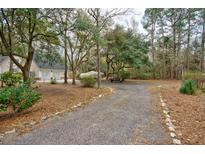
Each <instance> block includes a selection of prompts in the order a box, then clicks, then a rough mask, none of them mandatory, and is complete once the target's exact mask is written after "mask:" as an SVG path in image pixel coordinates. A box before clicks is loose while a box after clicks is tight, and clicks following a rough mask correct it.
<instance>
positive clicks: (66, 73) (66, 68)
mask: <svg viewBox="0 0 205 154" xmlns="http://www.w3.org/2000/svg"><path fill="white" fill-rule="evenodd" d="M64 52H65V53H64V56H65V57H64V58H65V70H64V84H67V83H68V64H67V62H68V59H67V58H68V55H67V54H68V51H67V41H66V32H65V34H64Z"/></svg>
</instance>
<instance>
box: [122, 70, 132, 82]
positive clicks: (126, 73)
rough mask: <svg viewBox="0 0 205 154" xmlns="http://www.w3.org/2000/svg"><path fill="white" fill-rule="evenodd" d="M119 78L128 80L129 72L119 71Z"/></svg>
mask: <svg viewBox="0 0 205 154" xmlns="http://www.w3.org/2000/svg"><path fill="white" fill-rule="evenodd" d="M120 78H122V79H123V80H124V79H129V78H130V72H128V71H121V72H120Z"/></svg>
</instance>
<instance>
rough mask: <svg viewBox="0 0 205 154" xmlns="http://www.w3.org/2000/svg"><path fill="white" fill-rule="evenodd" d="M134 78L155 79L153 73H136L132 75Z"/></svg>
mask: <svg viewBox="0 0 205 154" xmlns="http://www.w3.org/2000/svg"><path fill="white" fill-rule="evenodd" d="M132 78H133V79H140V80H150V79H153V74H152V73H136V74H134V75H132Z"/></svg>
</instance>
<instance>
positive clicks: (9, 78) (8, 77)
mask: <svg viewBox="0 0 205 154" xmlns="http://www.w3.org/2000/svg"><path fill="white" fill-rule="evenodd" d="M21 78H22V74H21V73H12V72H4V73H2V74H1V75H0V81H2V82H3V83H5V84H6V86H15V85H16V84H18V83H20V81H21Z"/></svg>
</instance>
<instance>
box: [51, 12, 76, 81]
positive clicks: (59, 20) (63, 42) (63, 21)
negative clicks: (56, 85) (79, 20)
mask: <svg viewBox="0 0 205 154" xmlns="http://www.w3.org/2000/svg"><path fill="white" fill-rule="evenodd" d="M74 11H75V10H74V9H48V12H49V15H50V17H51V19H52V22H53V25H54V29H55V30H56V33H57V36H58V38H59V40H60V44H59V46H60V48H63V50H64V70H65V71H64V83H65V84H67V83H68V47H69V46H68V37H69V31H70V30H71V29H72V20H71V18H72V15H73V13H74Z"/></svg>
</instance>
